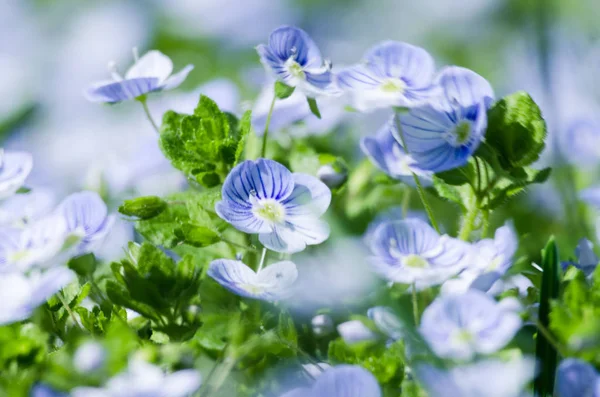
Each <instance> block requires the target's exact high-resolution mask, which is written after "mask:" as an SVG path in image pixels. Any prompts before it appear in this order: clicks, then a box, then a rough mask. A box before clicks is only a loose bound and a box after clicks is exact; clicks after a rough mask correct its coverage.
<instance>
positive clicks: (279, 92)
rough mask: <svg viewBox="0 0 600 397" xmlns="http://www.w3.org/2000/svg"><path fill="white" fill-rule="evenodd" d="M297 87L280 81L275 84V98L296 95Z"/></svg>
mask: <svg viewBox="0 0 600 397" xmlns="http://www.w3.org/2000/svg"><path fill="white" fill-rule="evenodd" d="M295 89H296V87H290V86H289V85H287V84H285V83H282V82H281V81H278V82H276V83H275V96H276V97H277V98H279V99H285V98H288V97H289V96H290V95H292V94H293V93H294V90H295Z"/></svg>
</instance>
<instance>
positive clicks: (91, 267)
mask: <svg viewBox="0 0 600 397" xmlns="http://www.w3.org/2000/svg"><path fill="white" fill-rule="evenodd" d="M68 266H69V268H70V269H71V270H73V271H74V272H75V273H77V274H78V275H79V276H82V277H89V276H91V275H92V274H94V272H95V271H96V257H95V256H94V254H93V253H89V254H85V255H81V256H76V257H74V258H71V260H69V264H68Z"/></svg>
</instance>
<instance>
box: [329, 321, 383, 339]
mask: <svg viewBox="0 0 600 397" xmlns="http://www.w3.org/2000/svg"><path fill="white" fill-rule="evenodd" d="M337 330H338V333H339V334H340V336H341V337H342V339H343V340H344V342H346V343H347V344H349V345H352V344H355V343H359V342H366V341H372V340H376V339H377V335H376V334H375V332H373V331H371V329H370V328H369V327H367V326H366V325H365V324H363V322H362V321H359V320H350V321H346V322H344V323H341V324H339V325H338V326H337Z"/></svg>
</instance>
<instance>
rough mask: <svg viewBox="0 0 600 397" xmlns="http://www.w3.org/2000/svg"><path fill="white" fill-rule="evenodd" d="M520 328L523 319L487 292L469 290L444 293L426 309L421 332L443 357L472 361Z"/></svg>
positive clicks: (495, 348)
mask: <svg viewBox="0 0 600 397" xmlns="http://www.w3.org/2000/svg"><path fill="white" fill-rule="evenodd" d="M519 328H521V318H520V317H519V316H518V315H517V314H516V313H514V312H513V311H508V310H504V309H503V308H502V307H501V306H499V305H498V303H497V302H496V301H495V300H494V299H492V298H490V297H489V296H488V295H486V294H485V293H483V292H481V291H477V290H468V291H467V292H465V293H464V294H462V295H449V296H443V295H442V296H441V297H439V298H437V299H436V300H434V301H433V303H431V304H430V305H429V306H428V307H427V308H426V309H425V311H424V312H423V318H422V321H421V325H420V328H419V330H420V332H421V335H423V338H424V339H425V340H426V341H427V343H428V344H429V346H430V347H431V349H432V350H433V351H434V352H435V353H436V354H437V355H438V356H440V357H443V358H451V359H456V360H469V359H471V358H473V357H474V356H475V355H476V354H491V353H495V352H496V351H498V350H500V349H501V348H503V347H504V346H506V345H507V344H508V342H510V341H511V340H512V338H513V337H514V336H515V334H516V333H517V331H518V330H519Z"/></svg>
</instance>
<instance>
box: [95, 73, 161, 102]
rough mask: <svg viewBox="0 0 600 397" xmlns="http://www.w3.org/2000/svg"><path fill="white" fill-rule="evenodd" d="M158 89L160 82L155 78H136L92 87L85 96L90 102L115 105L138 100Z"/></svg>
mask: <svg viewBox="0 0 600 397" xmlns="http://www.w3.org/2000/svg"><path fill="white" fill-rule="evenodd" d="M160 87H161V85H160V80H159V79H158V78H156V77H138V78H133V79H128V80H122V81H114V82H110V83H106V84H101V85H94V86H92V87H90V88H89V89H88V90H87V91H86V92H85V95H86V98H87V99H88V100H89V101H92V102H104V103H117V102H122V101H127V100H130V99H135V98H138V97H140V96H142V95H145V94H148V93H149V92H152V91H156V90H158V89H160Z"/></svg>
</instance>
